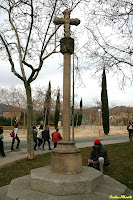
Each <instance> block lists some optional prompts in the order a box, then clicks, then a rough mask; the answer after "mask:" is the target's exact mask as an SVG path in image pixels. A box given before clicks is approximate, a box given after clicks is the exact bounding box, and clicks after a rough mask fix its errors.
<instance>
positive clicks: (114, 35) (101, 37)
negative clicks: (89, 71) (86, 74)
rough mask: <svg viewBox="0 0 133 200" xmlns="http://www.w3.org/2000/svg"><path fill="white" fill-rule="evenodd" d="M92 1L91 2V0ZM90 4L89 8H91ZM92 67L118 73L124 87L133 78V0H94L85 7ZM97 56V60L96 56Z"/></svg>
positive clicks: (87, 43) (88, 53) (88, 48)
mask: <svg viewBox="0 0 133 200" xmlns="http://www.w3.org/2000/svg"><path fill="white" fill-rule="evenodd" d="M88 2H89V1H88ZM87 6H88V8H87ZM85 16H86V20H87V19H88V23H87V24H86V30H87V32H88V41H86V44H85V46H84V47H85V48H86V49H87V56H88V57H89V58H90V63H89V65H88V66H90V67H91V66H92V65H93V66H95V67H96V71H98V70H101V71H102V66H103V62H104V65H105V66H106V69H108V70H111V71H112V72H113V73H118V79H120V75H121V79H120V84H121V87H122V86H124V84H125V83H126V80H127V79H128V80H130V81H132V80H133V76H132V66H133V42H132V41H133V34H132V32H133V3H132V0H123V1H120V0H99V1H97V0H93V1H92V2H91V7H90V4H86V8H85ZM92 58H93V59H92Z"/></svg>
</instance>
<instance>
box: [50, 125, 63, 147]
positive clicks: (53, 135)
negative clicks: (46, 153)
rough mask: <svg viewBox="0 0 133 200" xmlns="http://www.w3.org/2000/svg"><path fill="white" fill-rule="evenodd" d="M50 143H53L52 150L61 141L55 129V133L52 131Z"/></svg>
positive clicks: (57, 130)
mask: <svg viewBox="0 0 133 200" xmlns="http://www.w3.org/2000/svg"><path fill="white" fill-rule="evenodd" d="M51 136H52V141H53V142H54V148H56V147H57V143H58V142H59V141H60V140H62V136H61V134H60V133H59V129H58V128H56V131H54V132H53V133H52V134H51Z"/></svg>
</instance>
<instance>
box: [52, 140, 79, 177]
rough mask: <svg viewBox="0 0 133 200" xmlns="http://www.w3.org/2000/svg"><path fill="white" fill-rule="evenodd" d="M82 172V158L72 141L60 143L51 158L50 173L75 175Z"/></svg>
mask: <svg viewBox="0 0 133 200" xmlns="http://www.w3.org/2000/svg"><path fill="white" fill-rule="evenodd" d="M81 170H82V156H81V154H80V150H79V149H77V148H76V146H75V142H74V141H60V142H59V143H58V146H57V147H56V148H55V149H54V150H53V152H52V156H51V172H52V173H57V174H77V173H79V172H81Z"/></svg>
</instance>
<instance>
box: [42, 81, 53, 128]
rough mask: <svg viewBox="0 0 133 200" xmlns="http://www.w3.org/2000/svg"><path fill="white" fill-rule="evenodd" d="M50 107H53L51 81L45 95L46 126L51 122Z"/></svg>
mask: <svg viewBox="0 0 133 200" xmlns="http://www.w3.org/2000/svg"><path fill="white" fill-rule="evenodd" d="M50 107H51V83H50V81H49V86H48V90H47V92H46V96H45V102H44V111H43V113H44V126H45V125H48V124H49V113H50Z"/></svg>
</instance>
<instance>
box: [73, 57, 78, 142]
mask: <svg viewBox="0 0 133 200" xmlns="http://www.w3.org/2000/svg"><path fill="white" fill-rule="evenodd" d="M74 56H76V54H75V53H73V95H72V141H74V115H75V112H74ZM76 58H77V69H78V57H77V56H76Z"/></svg>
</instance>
